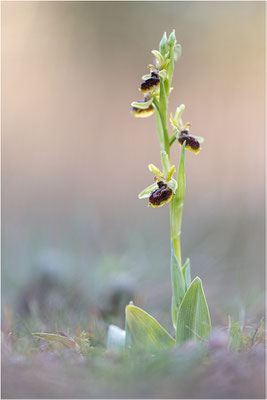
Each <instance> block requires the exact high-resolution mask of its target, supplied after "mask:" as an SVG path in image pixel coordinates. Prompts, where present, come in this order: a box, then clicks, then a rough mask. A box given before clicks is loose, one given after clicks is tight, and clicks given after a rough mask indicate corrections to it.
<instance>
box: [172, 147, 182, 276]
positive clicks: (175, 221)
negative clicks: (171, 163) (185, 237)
mask: <svg viewBox="0 0 267 400" xmlns="http://www.w3.org/2000/svg"><path fill="white" fill-rule="evenodd" d="M185 144H186V143H185V142H184V144H183V147H182V151H181V154H180V161H179V167H178V172H177V184H178V187H177V190H176V193H175V195H174V196H173V198H172V200H171V207H170V217H171V239H172V241H173V245H174V249H175V254H176V257H177V260H178V262H179V264H180V267H181V268H182V265H183V264H182V254H181V228H182V217H183V208H184V196H185V170H184V158H185Z"/></svg>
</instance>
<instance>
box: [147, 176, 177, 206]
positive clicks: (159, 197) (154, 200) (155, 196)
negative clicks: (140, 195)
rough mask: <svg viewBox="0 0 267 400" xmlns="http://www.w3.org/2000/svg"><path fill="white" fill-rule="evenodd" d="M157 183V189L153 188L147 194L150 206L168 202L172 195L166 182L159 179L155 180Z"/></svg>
mask: <svg viewBox="0 0 267 400" xmlns="http://www.w3.org/2000/svg"><path fill="white" fill-rule="evenodd" d="M156 179H157V178H156ZM157 185H158V189H155V190H153V192H151V193H150V196H149V203H148V205H149V206H152V207H161V206H163V205H164V204H166V203H168V202H169V201H170V200H171V198H172V196H173V191H172V189H171V188H169V187H168V185H167V183H165V182H163V181H162V180H160V181H158V182H157Z"/></svg>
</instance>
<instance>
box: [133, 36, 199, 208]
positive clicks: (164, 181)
mask: <svg viewBox="0 0 267 400" xmlns="http://www.w3.org/2000/svg"><path fill="white" fill-rule="evenodd" d="M181 52H182V50H181V45H180V44H177V41H176V37H175V31H173V32H172V33H171V34H170V36H169V38H168V37H167V35H166V32H165V33H164V35H163V37H162V39H161V41H160V44H159V50H152V54H153V56H154V63H153V64H149V65H148V68H149V74H147V75H144V76H143V77H142V79H143V81H142V83H141V85H140V87H139V90H140V92H141V93H142V94H143V95H144V98H143V100H141V101H140V102H136V101H134V102H132V104H131V106H132V113H133V115H134V116H135V117H138V118H146V117H149V116H150V115H152V114H153V113H154V112H155V113H156V116H157V126H158V125H159V126H160V128H158V130H161V132H160V133H159V138H160V145H161V149H162V150H163V152H162V154H161V157H162V164H163V173H162V172H161V171H159V170H158V169H157V168H156V167H155V166H153V164H150V165H149V169H150V170H151V171H153V172H154V173H155V175H156V176H155V181H156V182H155V183H153V184H152V185H150V186H148V188H146V189H145V190H143V192H141V193H140V195H139V198H146V197H147V198H149V203H148V205H149V206H152V207H161V206H163V205H164V204H166V203H169V202H170V201H171V199H172V198H173V196H174V195H175V190H176V186H177V182H176V181H175V179H174V178H172V175H173V173H174V170H173V169H171V167H170V160H169V149H170V147H171V145H172V144H173V143H174V142H178V143H179V144H180V145H181V146H184V148H185V149H188V150H190V151H192V152H193V153H195V154H197V153H198V152H199V151H200V144H201V143H202V141H203V139H202V138H200V137H198V136H193V135H191V134H190V133H189V128H190V123H189V122H187V123H185V124H184V123H183V121H182V118H181V115H182V113H183V111H184V109H185V106H184V105H183V104H181V105H180V106H179V107H177V109H176V112H175V114H174V116H173V115H172V113H171V114H170V123H171V126H172V129H173V135H172V137H171V138H170V137H169V134H168V127H167V118H165V115H166V113H167V104H168V98H169V95H170V93H171V91H172V89H173V88H172V87H171V81H172V75H173V71H174V63H175V61H177V60H178V59H179V57H180V55H181ZM164 165H165V167H164ZM151 166H152V167H151ZM151 168H152V169H151ZM156 170H157V173H156V172H155V171H156ZM170 170H171V174H170Z"/></svg>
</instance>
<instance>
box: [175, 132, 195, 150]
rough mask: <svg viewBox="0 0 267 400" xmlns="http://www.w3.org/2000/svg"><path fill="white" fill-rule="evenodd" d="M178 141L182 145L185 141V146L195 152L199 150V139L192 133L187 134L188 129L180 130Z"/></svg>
mask: <svg viewBox="0 0 267 400" xmlns="http://www.w3.org/2000/svg"><path fill="white" fill-rule="evenodd" d="M178 142H179V144H180V145H181V146H182V145H183V143H184V142H185V143H186V144H185V148H186V149H188V150H190V151H192V152H193V153H195V154H197V153H199V151H200V143H199V141H198V140H197V139H196V138H195V137H194V136H192V135H189V133H188V131H186V130H185V131H182V132H181V135H180V136H179V137H178Z"/></svg>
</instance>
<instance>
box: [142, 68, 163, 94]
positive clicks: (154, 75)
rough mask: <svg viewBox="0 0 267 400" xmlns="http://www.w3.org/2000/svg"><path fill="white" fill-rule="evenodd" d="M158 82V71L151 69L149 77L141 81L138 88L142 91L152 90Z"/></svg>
mask: <svg viewBox="0 0 267 400" xmlns="http://www.w3.org/2000/svg"><path fill="white" fill-rule="evenodd" d="M159 83H160V78H159V74H158V71H157V70H155V71H153V70H152V71H151V73H150V77H149V78H148V79H145V80H144V81H143V82H142V83H141V87H140V90H141V92H142V93H149V92H152V90H154V89H155V88H156V87H157V86H158V85H159Z"/></svg>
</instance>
